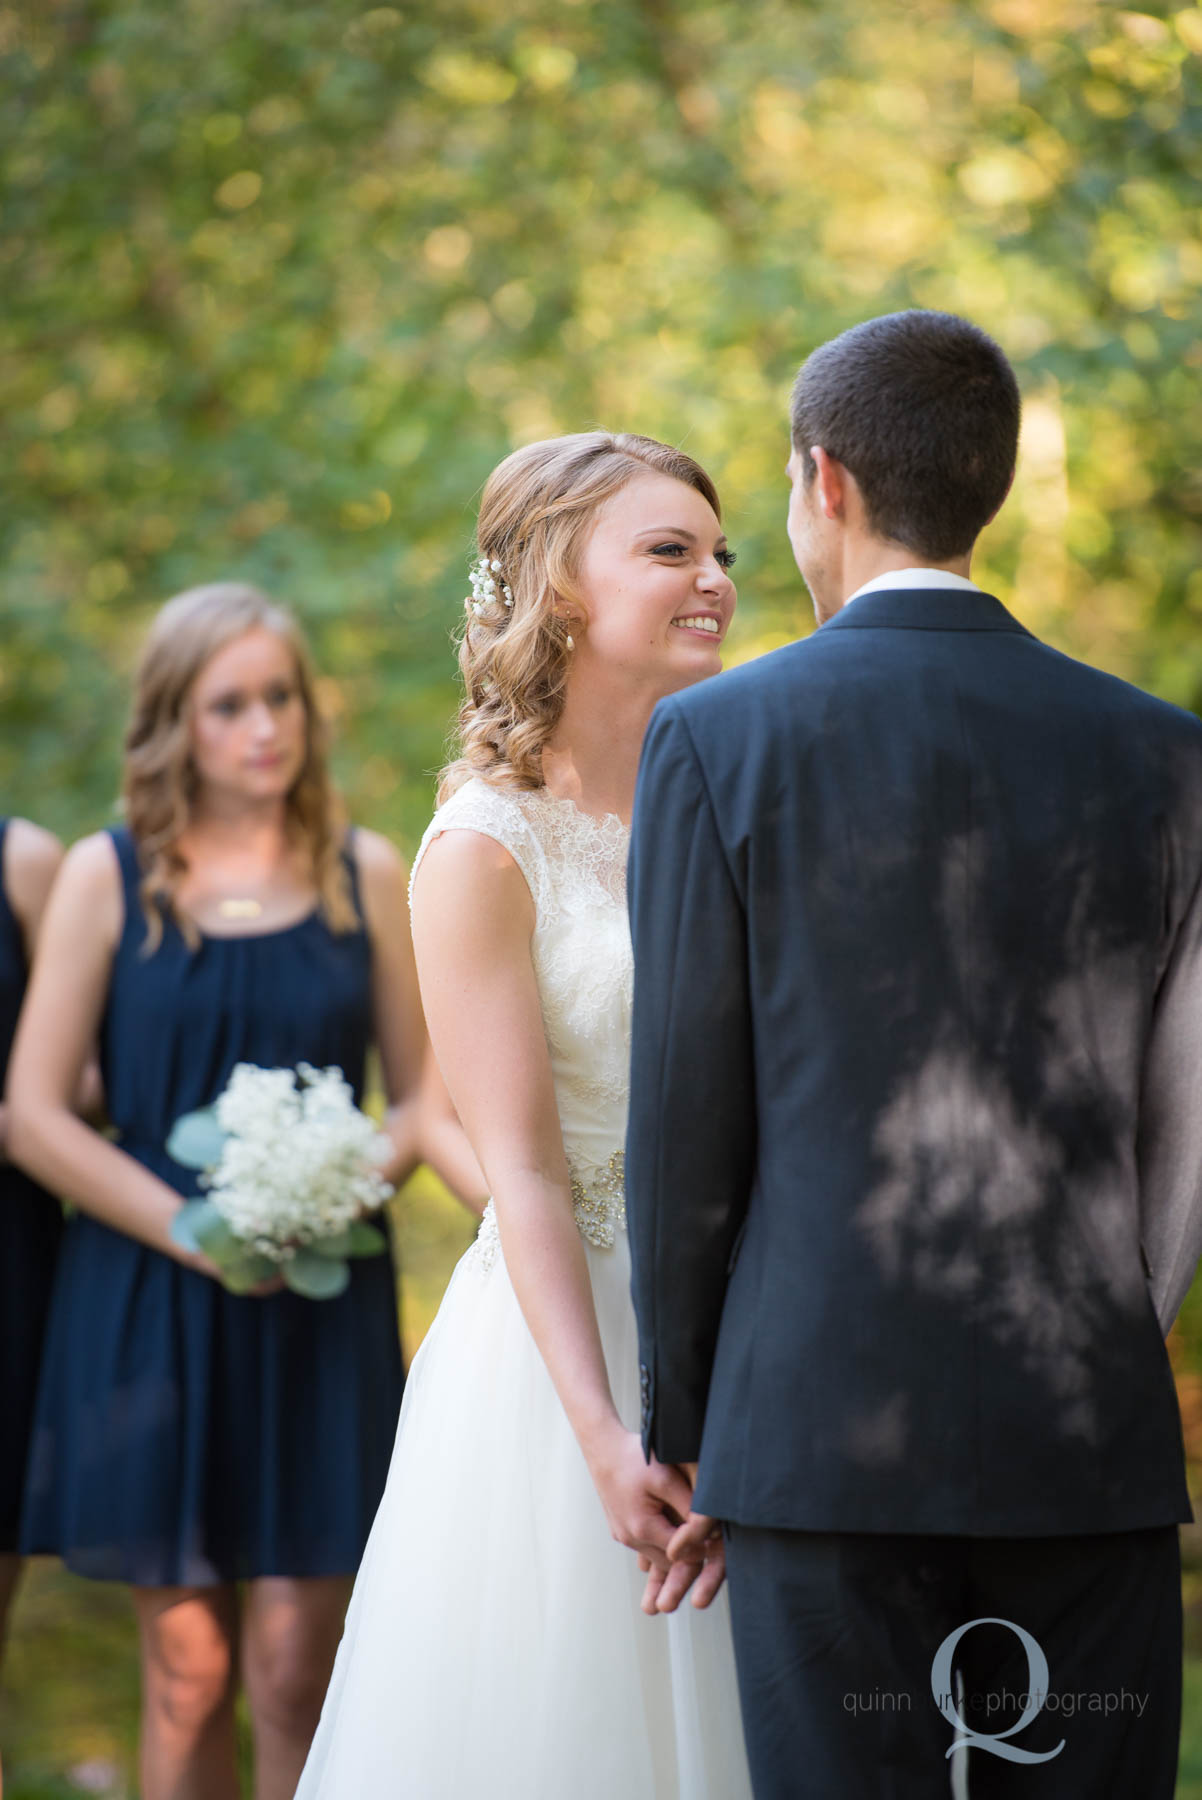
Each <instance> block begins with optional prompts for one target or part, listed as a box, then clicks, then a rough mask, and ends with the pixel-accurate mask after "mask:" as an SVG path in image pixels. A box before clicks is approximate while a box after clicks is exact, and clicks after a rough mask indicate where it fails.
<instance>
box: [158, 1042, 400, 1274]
mask: <svg viewBox="0 0 1202 1800" xmlns="http://www.w3.org/2000/svg"><path fill="white" fill-rule="evenodd" d="M167 1153H168V1155H169V1156H172V1157H173V1158H174V1159H175V1161H176V1162H178V1163H182V1164H183V1165H184V1167H185V1168H189V1169H201V1170H203V1174H202V1175H201V1177H200V1185H201V1186H202V1187H203V1188H206V1189H207V1190H208V1193H209V1196H210V1197H209V1198H208V1199H206V1200H188V1201H185V1203H184V1205H183V1206H182V1207H181V1208H180V1210H179V1212H177V1213H176V1215H175V1217H174V1219H173V1220H172V1221H171V1235H172V1237H173V1238H174V1239H175V1241H176V1243H177V1244H182V1245H183V1246H184V1247H185V1249H189V1250H199V1251H201V1252H202V1253H203V1254H204V1255H205V1256H207V1257H209V1258H210V1259H211V1260H212V1261H213V1262H215V1263H216V1264H217V1266H218V1268H219V1269H220V1271H221V1278H222V1280H223V1281H224V1283H225V1285H226V1287H228V1288H230V1289H231V1290H232V1291H233V1292H234V1293H236V1294H239V1293H246V1292H247V1291H248V1290H249V1289H250V1288H253V1287H255V1286H256V1285H257V1284H258V1283H259V1282H261V1281H265V1280H267V1279H268V1278H269V1277H270V1276H272V1275H276V1274H279V1275H282V1276H283V1278H284V1280H285V1282H286V1283H287V1284H288V1286H289V1287H290V1288H292V1289H293V1290H294V1291H295V1292H296V1293H298V1294H305V1295H307V1296H308V1297H309V1298H310V1299H313V1300H325V1299H329V1298H331V1297H332V1296H333V1295H335V1294H340V1293H341V1292H342V1291H343V1289H344V1288H345V1287H346V1285H347V1282H348V1281H349V1280H350V1270H349V1269H348V1267H347V1261H346V1259H347V1258H348V1257H349V1256H379V1255H382V1253H383V1252H384V1250H385V1249H386V1248H387V1245H386V1243H385V1240H384V1237H383V1234H382V1233H381V1232H380V1231H378V1230H377V1229H376V1227H375V1226H374V1225H369V1224H367V1223H366V1222H365V1221H364V1219H363V1218H362V1217H361V1214H362V1213H363V1212H365V1211H372V1210H374V1209H375V1208H376V1207H378V1206H380V1205H381V1204H382V1203H383V1202H384V1201H385V1200H387V1198H388V1196H389V1195H390V1194H391V1193H392V1188H391V1187H390V1186H389V1185H388V1183H387V1182H386V1181H384V1180H383V1179H382V1177H381V1175H380V1172H379V1170H380V1164H381V1163H384V1162H386V1161H387V1160H388V1157H389V1156H390V1155H391V1153H392V1145H391V1143H390V1142H389V1140H388V1138H386V1137H385V1136H384V1135H383V1134H382V1133H381V1132H380V1131H379V1130H378V1128H377V1127H376V1125H375V1124H374V1123H373V1121H372V1120H371V1119H369V1118H368V1116H367V1114H366V1113H363V1112H360V1110H359V1108H358V1107H357V1106H356V1105H355V1100H354V1095H353V1093H352V1090H351V1086H350V1083H349V1082H348V1081H346V1080H345V1078H344V1076H343V1073H342V1070H341V1069H337V1068H334V1069H315V1068H313V1067H312V1066H311V1065H310V1064H309V1063H301V1064H300V1066H299V1067H298V1068H297V1069H296V1070H295V1071H294V1070H292V1069H260V1068H257V1067H256V1066H255V1064H254V1063H239V1064H238V1065H237V1067H236V1068H235V1069H234V1072H233V1074H232V1075H231V1076H230V1079H229V1083H228V1085H227V1087H226V1089H225V1092H224V1093H223V1094H222V1095H221V1096H220V1098H219V1099H218V1100H217V1101H216V1103H215V1104H214V1105H213V1106H206V1107H202V1108H201V1110H200V1111H199V1112H191V1113H185V1114H184V1116H183V1117H182V1118H181V1119H177V1120H176V1122H175V1125H174V1127H173V1128H172V1132H171V1136H170V1137H169V1138H168V1140H167Z"/></svg>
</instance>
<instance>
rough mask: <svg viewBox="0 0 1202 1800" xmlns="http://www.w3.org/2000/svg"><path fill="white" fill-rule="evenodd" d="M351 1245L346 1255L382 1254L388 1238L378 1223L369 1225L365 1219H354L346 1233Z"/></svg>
mask: <svg viewBox="0 0 1202 1800" xmlns="http://www.w3.org/2000/svg"><path fill="white" fill-rule="evenodd" d="M348 1235H349V1237H350V1240H351V1247H350V1249H349V1250H348V1251H347V1255H348V1256H383V1255H384V1253H385V1251H386V1250H387V1249H388V1239H387V1237H386V1236H385V1235H384V1233H383V1231H381V1230H380V1228H379V1226H378V1225H369V1224H368V1223H367V1220H366V1219H355V1220H354V1221H353V1222H352V1223H351V1226H350V1228H349V1233H348Z"/></svg>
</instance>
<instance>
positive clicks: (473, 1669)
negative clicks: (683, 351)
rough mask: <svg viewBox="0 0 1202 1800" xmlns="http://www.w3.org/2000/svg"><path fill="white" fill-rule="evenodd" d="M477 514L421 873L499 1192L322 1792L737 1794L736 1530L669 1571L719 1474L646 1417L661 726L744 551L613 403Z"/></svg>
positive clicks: (442, 1316) (337, 1713)
mask: <svg viewBox="0 0 1202 1800" xmlns="http://www.w3.org/2000/svg"><path fill="white" fill-rule="evenodd" d="M477 536H478V542H479V549H480V556H481V560H480V562H479V563H478V564H477V565H476V567H475V569H474V571H473V576H472V587H473V597H472V599H471V600H469V601H468V602H467V603H466V604H467V619H466V627H465V630H464V635H463V641H462V646H461V650H460V668H461V670H462V673H463V678H464V684H465V688H466V698H465V701H464V704H463V707H462V709H461V713H460V726H461V737H462V755H461V757H460V759H459V761H458V762H455V763H453V764H452V765H451V766H450V768H448V769H447V770H446V771H445V772H444V776H443V781H442V788H441V792H440V800H441V802H442V804H441V805H440V807H439V810H438V811H437V812H436V814H435V816H434V819H433V821H432V822H431V824H430V827H429V829H428V830H427V832H426V835H425V837H424V839H423V840H422V845H421V848H420V850H419V852H418V856H417V860H416V862H415V864H414V874H413V882H412V887H411V895H412V911H413V930H414V940H415V944H416V950H417V961H418V970H419V974H420V978H421V988H422V998H423V1001H424V1004H425V1008H426V1014H427V1018H428V1021H429V1027H430V1034H431V1038H432V1041H433V1044H434V1047H435V1050H436V1052H437V1056H438V1060H439V1063H440V1065H441V1068H442V1071H443V1074H444V1076H445V1078H446V1081H447V1084H448V1086H449V1087H450V1090H451V1095H452V1098H453V1099H454V1101H455V1104H456V1106H457V1108H458V1110H459V1114H460V1117H461V1118H462V1120H463V1123H464V1125H465V1127H466V1129H467V1132H468V1135H469V1137H470V1139H471V1141H472V1144H473V1146H474V1148H475V1150H476V1152H477V1155H478V1156H479V1158H480V1161H481V1164H482V1166H483V1168H484V1170H485V1173H486V1176H487V1178H488V1182H489V1185H490V1187H491V1190H492V1195H493V1198H492V1200H491V1201H490V1203H489V1206H488V1208H487V1210H486V1212H485V1215H484V1219H483V1221H482V1223H481V1227H480V1232H479V1235H478V1237H477V1239H476V1241H475V1243H474V1244H473V1246H472V1248H471V1249H470V1250H469V1251H468V1252H467V1254H466V1255H465V1256H464V1257H463V1259H462V1260H461V1262H460V1263H459V1265H458V1267H457V1268H456V1270H455V1273H454V1275H453V1276H452V1278H451V1282H450V1285H449V1287H448V1289H447V1292H446V1295H445V1297H444V1299H443V1302H442V1306H441V1308H440V1310H439V1313H438V1316H437V1318H436V1319H435V1321H434V1324H433V1326H432V1327H431V1329H430V1331H429V1333H428V1335H427V1337H426V1339H425V1341H424V1343H423V1345H422V1347H421V1350H420V1352H419V1354H418V1356H417V1357H416V1359H415V1360H414V1364H413V1368H412V1371H411V1373H410V1375H409V1380H408V1383H407V1385H406V1388H405V1397H404V1403H403V1406H402V1410H401V1418H400V1424H399V1427H398V1431H397V1440H396V1448H395V1450H394V1453H393V1459H392V1468H391V1473H390V1475H389V1479H388V1486H387V1489H386V1491H385V1494H384V1498H383V1500H382V1502H381V1504H380V1510H379V1513H378V1514H377V1516H376V1522H375V1526H374V1528H373V1530H372V1534H371V1538H370V1540H369V1543H368V1546H367V1550H366V1553H365V1555H364V1559H363V1564H362V1567H361V1569H360V1571H359V1576H358V1579H357V1582H356V1585H355V1591H354V1596H353V1598H352V1600H351V1604H350V1610H349V1612H348V1614H347V1620H346V1628H345V1632H344V1635H343V1640H342V1645H341V1648H340V1650H339V1653H338V1660H337V1664H336V1667H335V1670H334V1675H333V1679H332V1681H331V1684H330V1689H329V1693H328V1695H327V1697H326V1704H325V1709H324V1712H323V1714H322V1719H321V1724H320V1726H319V1728H318V1732H317V1736H316V1738H315V1739H314V1743H313V1748H312V1750H311V1752H310V1755H309V1760H308V1763H307V1764H306V1767H305V1772H304V1775H303V1776H302V1778H301V1783H300V1787H299V1788H298V1790H297V1796H298V1800H385V1797H387V1800H397V1797H400V1796H404V1797H405V1800H562V1796H564V1795H566V1794H570V1795H572V1796H573V1800H616V1797H618V1796H620V1797H621V1800H743V1797H744V1796H747V1795H749V1794H750V1784H749V1781H748V1776H747V1767H746V1761H745V1756H744V1750H743V1740H742V1731H741V1725H740V1719H739V1708H738V1698H737V1691H736V1685H735V1671H734V1661H733V1656H732V1652H731V1645H730V1625H729V1615H728V1611H727V1597H726V1593H725V1591H721V1592H718V1590H719V1588H720V1587H721V1581H722V1575H723V1566H722V1550H721V1540H720V1538H717V1537H714V1538H711V1539H710V1540H709V1542H708V1544H707V1546H706V1562H705V1564H704V1565H703V1566H700V1567H698V1566H697V1565H694V1566H693V1568H692V1570H690V1569H689V1568H688V1567H687V1566H685V1565H681V1564H679V1563H678V1564H676V1565H674V1567H673V1568H672V1570H671V1572H670V1573H668V1574H667V1577H666V1580H665V1571H666V1570H667V1569H668V1563H667V1559H666V1549H667V1545H668V1543H669V1540H670V1539H671V1537H672V1536H673V1533H674V1531H675V1529H676V1526H677V1525H678V1524H679V1522H680V1520H681V1519H683V1518H685V1517H686V1516H687V1515H688V1514H689V1511H690V1501H691V1495H692V1490H691V1486H690V1482H689V1479H688V1478H687V1476H686V1474H685V1473H684V1472H682V1471H681V1470H679V1469H675V1468H668V1467H664V1466H662V1465H660V1464H658V1463H656V1462H652V1463H650V1464H647V1463H646V1462H645V1461H644V1458H643V1453H642V1449H641V1446H640V1442H639V1438H638V1436H637V1435H636V1430H635V1428H636V1426H637V1424H638V1419H639V1388H638V1376H637V1368H638V1359H637V1348H636V1337H635V1322H634V1313H633V1309H632V1306H631V1303H630V1298H629V1282H630V1263H629V1256H628V1253H627V1247H626V1237H625V1217H624V1207H623V1191H622V1146H623V1141H624V1137H625V1128H626V1098H627V1085H628V1073H627V1071H628V1055H629V1025H630V989H631V953H630V940H629V936H628V932H627V922H626V909H625V865H626V852H627V841H628V840H627V824H628V821H629V818H630V811H631V805H632V802H633V798H634V785H635V774H636V770H637V766H638V758H639V748H640V745H641V742H642V738H643V734H644V730H645V728H646V725H647V721H648V719H649V717H650V714H651V710H652V708H653V706H654V705H655V703H656V701H657V700H658V699H660V698H661V697H662V696H663V695H665V694H669V693H672V692H674V691H675V690H677V689H679V688H682V687H685V686H688V685H689V684H691V683H693V682H695V681H700V680H702V679H703V678H704V677H705V676H707V675H712V674H714V673H716V672H717V670H718V669H719V666H720V663H719V655H718V649H719V645H720V644H721V642H722V638H723V636H724V634H725V631H726V628H727V626H728V625H729V623H730V618H731V614H732V612H733V611H734V605H735V590H734V586H733V584H732V582H731V580H730V576H729V574H728V569H729V567H730V564H731V563H732V562H733V561H734V555H733V553H732V552H731V551H730V550H729V549H728V548H727V545H726V538H725V536H724V535H723V532H722V527H721V523H720V520H719V503H718V496H717V493H716V492H715V489H714V487H713V484H712V482H711V481H710V479H709V477H708V476H707V475H706V474H705V472H704V471H703V470H702V469H700V468H699V467H698V466H697V464H696V463H694V462H693V461H692V460H691V459H690V458H689V457H687V456H684V455H682V454H681V453H680V452H679V451H676V450H672V449H669V448H668V447H667V446H666V445H663V444H659V443H656V442H654V441H653V440H651V439H649V438H643V437H636V436H630V435H622V436H616V437H615V436H610V435H609V434H608V433H605V432H599V431H598V432H589V433H583V434H580V435H576V436H571V437H563V438H555V439H551V440H549V441H547V442H544V443H538V444H530V445H528V446H526V448H524V449H522V450H518V451H516V452H515V453H514V454H513V455H512V456H510V457H508V458H507V459H506V460H505V461H504V462H503V463H501V464H500V466H499V467H498V468H497V469H496V470H494V472H493V474H492V476H491V477H490V479H489V481H488V484H487V486H486V487H485V490H484V494H483V498H482V501H481V507H480V516H479V521H478V532H477ZM697 979H698V980H699V981H704V980H705V979H706V971H705V970H704V969H698V970H697ZM704 1053H705V1051H704V1045H698V1054H699V1055H704ZM703 1529H704V1527H702V1530H703ZM624 1545H625V1546H628V1548H623V1546H624ZM632 1549H633V1550H634V1551H636V1552H637V1553H638V1557H639V1561H638V1562H636V1558H635V1556H633V1555H631V1554H630V1550H632ZM640 1564H641V1567H642V1568H643V1569H644V1570H648V1569H649V1570H650V1574H649V1579H648V1584H647V1591H646V1596H645V1597H644V1599H643V1602H642V1605H641V1604H640V1596H641V1593H642V1586H643V1584H642V1579H641V1576H640V1572H639V1570H640ZM688 1573H694V1574H695V1575H696V1579H695V1582H694V1585H693V1590H692V1599H693V1604H692V1605H688V1606H683V1607H681V1608H680V1609H679V1610H675V1602H676V1601H677V1600H678V1599H679V1598H680V1592H681V1588H682V1585H683V1575H685V1574H688ZM715 1594H717V1598H716V1599H714V1595H715ZM657 1596H658V1601H657ZM711 1601H713V1604H710V1602H711ZM657 1604H658V1607H659V1610H660V1616H655V1615H656V1607H657ZM644 1606H645V1607H646V1609H647V1610H646V1611H644V1610H643V1607H644ZM648 1615H650V1616H648Z"/></svg>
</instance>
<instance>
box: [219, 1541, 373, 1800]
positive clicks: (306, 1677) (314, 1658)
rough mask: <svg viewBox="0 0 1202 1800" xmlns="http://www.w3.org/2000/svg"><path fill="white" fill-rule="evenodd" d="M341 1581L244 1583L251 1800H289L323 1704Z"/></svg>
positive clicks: (341, 1605)
mask: <svg viewBox="0 0 1202 1800" xmlns="http://www.w3.org/2000/svg"><path fill="white" fill-rule="evenodd" d="M350 1592H351V1577H350V1576H349V1575H346V1576H344V1575H325V1576H317V1577H310V1578H308V1579H300V1578H296V1579H291V1578H287V1577H284V1576H260V1577H259V1579H258V1580H256V1581H252V1582H249V1583H248V1584H247V1590H246V1599H245V1603H244V1606H243V1612H242V1672H243V1681H244V1683H245V1687H246V1698H247V1701H248V1702H249V1705H250V1717H251V1726H252V1729H253V1731H254V1740H255V1800H292V1795H293V1794H294V1793H295V1791H296V1784H297V1782H298V1781H299V1780H300V1773H301V1770H302V1769H303V1768H304V1766H305V1757H306V1756H307V1755H308V1753H309V1745H310V1743H311V1742H312V1739H313V1733H314V1732H315V1731H316V1730H317V1721H318V1719H319V1718H320V1717H321V1703H322V1701H323V1700H324V1699H325V1692H326V1688H327V1687H328V1685H329V1680H330V1673H331V1670H332V1669H333V1667H334V1655H335V1652H336V1651H337V1649H338V1640H339V1638H340V1637H341V1635H342V1620H343V1615H344V1613H345V1612H346V1603H347V1601H348V1599H349V1598H350Z"/></svg>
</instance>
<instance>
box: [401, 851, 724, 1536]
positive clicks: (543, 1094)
mask: <svg viewBox="0 0 1202 1800" xmlns="http://www.w3.org/2000/svg"><path fill="white" fill-rule="evenodd" d="M533 930H534V906H533V902H532V900H531V897H530V891H529V889H528V888H527V886H526V883H525V880H524V878H523V876H522V874H521V872H520V871H519V869H518V867H517V865H516V864H515V863H514V861H513V859H512V858H511V857H510V855H509V854H508V852H507V851H506V850H504V849H502V847H501V846H500V845H499V844H497V843H495V842H494V841H493V840H492V839H491V838H487V837H484V836H482V835H481V834H479V833H477V832H473V831H464V830H458V831H450V832H446V833H444V834H443V836H441V837H439V838H437V839H436V840H435V841H434V842H433V843H432V844H431V845H430V847H429V848H428V850H427V851H426V854H425V858H424V860H423V862H422V864H421V867H420V869H419V871H418V875H417V879H416V881H415V883H414V891H413V938H414V946H415V949H416V952H417V970H418V978H419V981H420V984H421V994H422V1003H423V1006H424V1007H425V1012H426V1020H427V1023H428V1025H429V1029H430V1037H431V1041H432V1043H433V1046H434V1051H435V1054H436V1056H437V1058H438V1063H439V1067H440V1068H441V1070H442V1073H443V1075H444V1077H445V1079H446V1083H447V1087H448V1088H449V1090H450V1095H451V1099H452V1101H453V1102H454V1105H455V1109H456V1111H457V1112H458V1114H459V1117H460V1118H461V1119H462V1121H463V1124H464V1127H465V1129H466V1131H467V1135H468V1138H469V1140H470V1141H471V1144H472V1148H473V1149H474V1151H475V1153H476V1156H477V1157H478V1159H479V1161H480V1165H481V1167H482V1168H483V1170H484V1173H485V1176H486V1178H487V1180H488V1184H489V1187H490V1188H491V1191H492V1196H493V1204H494V1206H495V1208H496V1213H497V1225H498V1228H499V1231H500V1235H501V1247H502V1250H503V1252H504V1256H505V1266H506V1268H507V1269H508V1271H509V1278H510V1280H511V1282H512V1283H513V1288H514V1292H515V1294H516V1295H517V1300H518V1304H519V1305H520V1307H521V1309H522V1312H523V1314H524V1316H525V1319H526V1323H527V1324H528V1325H529V1327H530V1332H531V1335H532V1336H533V1338H534V1341H535V1343H536V1345H537V1346H538V1350H539V1354H540V1355H541V1356H542V1359H543V1361H544V1363H545V1364H546V1366H547V1370H548V1373H549V1374H550V1376H551V1380H552V1381H553V1382H554V1384H555V1389H556V1392H557V1393H558V1395H559V1398H560V1400H561V1402H562V1404H563V1408H564V1411H565V1412H566V1414H567V1416H568V1420H569V1422H570V1424H571V1427H572V1430H573V1431H574V1432H575V1434H576V1438H577V1441H578V1442H579V1444H580V1447H581V1450H582V1451H583V1452H584V1456H585V1460H586V1461H587V1463H588V1467H589V1471H590V1473H591V1475H592V1478H593V1481H594V1483H595V1485H596V1487H597V1491H598V1493H599V1494H600V1496H601V1500H602V1504H603V1505H604V1507H605V1511H606V1514H607V1515H608V1518H609V1523H610V1529H611V1531H612V1532H613V1535H614V1536H615V1537H616V1538H618V1539H619V1541H620V1542H622V1543H624V1544H627V1545H629V1546H630V1547H631V1548H632V1549H637V1550H639V1551H641V1552H642V1553H643V1554H645V1555H648V1556H650V1557H651V1558H652V1560H653V1561H655V1562H656V1563H657V1564H658V1565H659V1566H660V1567H662V1568H666V1567H667V1559H666V1556H665V1551H666V1548H667V1544H668V1541H669V1539H670V1538H671V1536H672V1533H673V1526H672V1523H671V1520H670V1518H669V1517H668V1516H667V1515H666V1514H665V1511H664V1508H665V1507H670V1508H671V1509H672V1511H673V1512H675V1513H676V1514H678V1515H679V1516H680V1518H684V1517H685V1516H686V1515H687V1514H688V1511H689V1503H690V1498H691V1494H690V1489H689V1485H688V1483H687V1482H686V1481H685V1479H684V1477H683V1476H682V1475H681V1474H680V1472H679V1471H678V1470H676V1469H674V1468H670V1467H665V1466H664V1465H662V1464H660V1463H657V1462H654V1461H652V1462H651V1463H649V1464H648V1463H647V1462H645V1461H644V1459H643V1454H642V1450H641V1446H640V1443H639V1439H638V1436H637V1434H636V1433H634V1432H629V1431H627V1430H626V1429H625V1427H624V1426H623V1425H622V1422H621V1420H620V1419H619V1417H618V1413H617V1409H616V1408H615V1406H614V1402H613V1396H612V1394H611V1392H610V1386H609V1376H608V1374H607V1372H606V1367H605V1357H604V1353H603V1351H602V1347H601V1334H600V1332H599V1330H598V1328H597V1317H596V1312H595V1310H594V1307H593V1297H592V1288H591V1286H590V1284H589V1276H588V1265H587V1262H586V1259H585V1252H584V1246H583V1244H582V1243H581V1240H580V1233H579V1231H578V1229H577V1226H576V1221H575V1217H574V1215H573V1212H572V1197H571V1188H570V1184H569V1175H568V1166H567V1160H566V1158H565V1156H564V1148H563V1139H562V1136H561V1134H560V1128H559V1116H558V1113H557V1110H556V1105H555V1090H554V1086H553V1084H552V1079H551V1065H550V1059H549V1057H548V1053H547V1043H546V1037H545V1035H544V1031H543V1020H542V1010H541V1007H540V1004H539V995H538V987H537V984H536V981H535V975H534V968H533V964H532V962H531V956H530V942H531V937H532V934H533Z"/></svg>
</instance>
